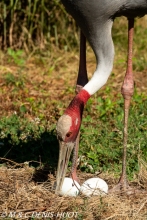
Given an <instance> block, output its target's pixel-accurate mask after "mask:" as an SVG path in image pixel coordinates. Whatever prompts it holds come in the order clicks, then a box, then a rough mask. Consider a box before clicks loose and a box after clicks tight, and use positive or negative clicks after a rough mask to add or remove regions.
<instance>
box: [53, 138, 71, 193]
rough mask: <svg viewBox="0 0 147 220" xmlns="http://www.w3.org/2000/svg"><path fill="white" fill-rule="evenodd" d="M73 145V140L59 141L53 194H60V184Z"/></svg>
mask: <svg viewBox="0 0 147 220" xmlns="http://www.w3.org/2000/svg"><path fill="white" fill-rule="evenodd" d="M74 146H75V143H73V142H69V143H65V142H63V141H59V147H60V149H59V160H58V169H57V177H56V190H55V194H60V191H61V188H62V184H63V181H64V178H65V175H66V171H67V167H68V162H69V159H70V155H71V152H72V150H73V148H74Z"/></svg>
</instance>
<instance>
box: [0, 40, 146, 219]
mask: <svg viewBox="0 0 147 220" xmlns="http://www.w3.org/2000/svg"><path fill="white" fill-rule="evenodd" d="M125 47H126V46H125ZM142 51H143V52H142V53H141V52H140V53H141V54H139V55H138V58H136V60H134V63H135V64H134V65H135V69H134V80H135V85H136V89H137V91H138V92H140V93H145V92H146V85H147V77H146V76H147V74H146V71H147V66H145V64H144V58H145V57H146V54H145V53H144V48H143V50H142ZM119 52H121V55H119ZM134 53H135V54H137V49H136V46H135V52H134ZM0 56H1V61H0V85H1V87H0V91H1V93H0V116H1V117H2V116H5V117H8V116H10V115H12V114H18V115H21V113H22V111H23V117H25V118H27V119H28V120H30V121H31V120H36V118H37V117H39V118H41V117H42V118H45V120H47V121H48V123H49V125H50V126H51V125H52V124H53V125H54V126H55V124H56V121H57V119H58V118H59V115H61V114H62V113H63V111H64V109H65V107H66V106H67V105H68V104H69V100H71V99H72V97H73V96H74V89H75V84H76V76H77V69H78V59H79V58H78V52H76V51H73V52H65V51H60V50H58V49H57V48H54V47H53V48H52V53H51V54H50V55H49V58H48V57H47V56H45V57H43V55H42V56H41V55H40V54H39V55H35V56H31V55H30V56H28V57H27V58H26V55H25V54H23V52H22V54H21V56H19V55H16V54H15V57H14V56H11V55H9V54H5V53H3V52H1V54H0ZM20 57H21V59H20ZM87 57H88V58H87V60H88V61H87V69H88V75H89V78H90V77H91V76H92V73H93V71H94V69H95V58H94V55H93V53H92V51H91V49H90V47H89V46H88V54H87ZM122 57H123V58H122ZM136 57H137V55H136ZM20 61H22V62H20ZM125 63H126V53H125V49H124V48H121V47H119V42H118V46H117V49H116V56H115V61H114V68H113V73H112V76H111V77H110V78H109V80H108V83H107V86H109V87H111V88H112V90H111V91H113V95H114V96H115V95H116V94H117V93H120V88H121V85H122V81H123V77H124V74H125ZM142 65H143V66H144V68H143V69H142ZM138 66H139V68H137V67H138ZM69 73H70V74H69ZM105 89H106V86H104V87H103V88H102V89H101V91H99V93H98V94H99V96H103V97H104V96H105ZM58 100H62V105H61V103H60V102H59V101H58ZM38 103H39V104H38ZM38 106H39V107H38ZM0 159H1V167H0V174H1V175H0V206H1V208H0V218H1V219H3V218H5V216H7V217H9V218H10V219H25V218H26V219H37V218H38V219H78V220H80V219H81V220H86V219H87V220H88V219H90V220H92V219H93V220H99V219H105V220H108V219H112V220H115V219H116V220H118V219H120V220H123V219H126V220H127V219H130V220H135V219H138V220H139V219H143V220H145V219H147V193H146V192H147V165H146V163H145V162H144V161H143V160H141V159H140V160H139V163H140V171H139V173H138V175H137V176H135V178H134V179H133V180H132V181H131V182H130V185H131V186H132V187H136V188H139V189H140V190H141V192H142V193H140V194H135V195H131V196H127V195H125V194H124V195H120V194H108V195H107V196H105V197H103V198H101V197H99V196H93V197H90V198H86V197H84V196H83V195H79V196H77V197H76V198H70V199H69V198H66V197H65V198H64V197H60V196H57V195H55V194H54V191H53V189H52V186H53V184H54V181H55V175H53V174H52V172H51V171H50V169H49V168H48V167H42V164H41V165H40V166H39V167H38V168H36V169H35V168H33V167H30V166H29V164H28V163H27V162H24V163H16V162H14V161H11V160H8V159H7V158H0ZM78 175H79V178H80V180H81V183H82V182H84V180H86V179H88V178H90V177H95V176H99V177H101V178H103V179H104V180H105V181H106V182H107V183H108V185H109V188H111V187H113V186H114V185H115V184H116V183H117V181H118V179H116V176H115V175H114V174H113V173H108V172H104V173H102V174H100V175H98V174H88V173H85V172H81V171H79V173H78ZM69 200H70V202H69ZM46 215H47V216H46ZM72 215H73V216H72Z"/></svg>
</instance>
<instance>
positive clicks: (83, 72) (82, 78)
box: [71, 31, 88, 181]
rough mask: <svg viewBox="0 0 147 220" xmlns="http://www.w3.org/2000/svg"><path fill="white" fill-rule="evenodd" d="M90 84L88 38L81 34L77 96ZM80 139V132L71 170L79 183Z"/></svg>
mask: <svg viewBox="0 0 147 220" xmlns="http://www.w3.org/2000/svg"><path fill="white" fill-rule="evenodd" d="M87 82H88V76H87V68H86V37H85V36H84V34H83V33H82V31H81V32H80V61H79V71H78V78H77V83H76V89H75V92H76V94H77V93H79V92H80V90H81V89H82V88H83V86H85V84H86V83H87ZM79 139H80V132H79V134H78V136H77V139H76V145H75V148H74V152H73V160H72V169H71V176H72V178H73V179H74V180H76V181H79V179H78V177H77V159H78V151H79Z"/></svg>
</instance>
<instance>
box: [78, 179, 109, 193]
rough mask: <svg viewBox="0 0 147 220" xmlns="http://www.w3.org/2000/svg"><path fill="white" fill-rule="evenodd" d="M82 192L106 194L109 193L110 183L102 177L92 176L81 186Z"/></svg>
mask: <svg viewBox="0 0 147 220" xmlns="http://www.w3.org/2000/svg"><path fill="white" fill-rule="evenodd" d="M80 192H81V193H82V194H84V195H86V196H91V195H101V196H104V195H106V194H107V193H108V185H107V183H106V182H105V181H104V180H103V179H101V178H98V177H97V178H90V179H88V180H86V181H85V182H84V183H83V184H82V186H81V188H80Z"/></svg>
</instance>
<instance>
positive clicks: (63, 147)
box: [56, 89, 90, 193]
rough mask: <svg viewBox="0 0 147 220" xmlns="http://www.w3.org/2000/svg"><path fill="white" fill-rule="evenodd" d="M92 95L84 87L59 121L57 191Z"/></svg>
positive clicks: (57, 191)
mask: <svg viewBox="0 0 147 220" xmlns="http://www.w3.org/2000/svg"><path fill="white" fill-rule="evenodd" d="M89 97H90V95H89V93H88V92H87V91H85V90H84V89H82V90H81V91H80V92H79V93H78V94H77V95H76V96H75V98H74V99H73V100H72V101H71V103H70V105H69V106H68V108H67V109H66V111H65V113H64V115H62V116H61V117H60V118H59V120H58V123H57V137H58V140H59V147H60V149H59V161H58V169H57V178H56V193H59V192H60V190H61V187H62V183H63V180H64V177H65V174H66V170H67V166H68V162H69V158H70V155H71V152H72V150H73V148H74V146H75V143H76V138H77V135H78V132H79V129H80V125H81V120H82V114H83V109H84V105H85V103H86V102H87V100H88V99H89Z"/></svg>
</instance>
